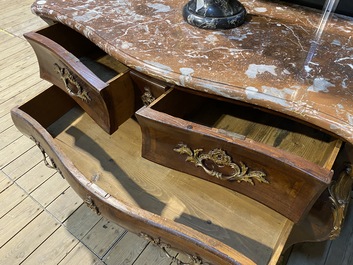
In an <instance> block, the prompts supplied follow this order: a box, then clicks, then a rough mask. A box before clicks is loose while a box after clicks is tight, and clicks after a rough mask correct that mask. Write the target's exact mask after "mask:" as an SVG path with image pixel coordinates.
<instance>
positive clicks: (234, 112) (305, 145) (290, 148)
mask: <svg viewBox="0 0 353 265" xmlns="http://www.w3.org/2000/svg"><path fill="white" fill-rule="evenodd" d="M150 107H151V108H152V109H154V110H156V111H159V112H162V113H165V114H168V115H171V116H173V117H176V118H180V119H183V120H187V121H190V122H193V123H197V124H201V125H204V126H207V127H211V128H217V129H220V130H223V131H226V132H229V134H230V135H234V136H236V137H238V138H248V139H251V140H254V141H256V142H258V143H262V144H266V145H268V146H270V147H273V148H278V149H281V150H284V151H286V152H289V153H291V154H294V155H297V156H300V157H302V158H304V159H306V160H308V161H310V162H312V163H315V164H317V165H319V166H321V167H324V168H327V169H331V167H332V165H333V162H334V160H335V158H336V156H337V154H338V152H339V149H340V147H341V144H342V142H341V141H340V140H338V139H336V138H334V137H332V136H331V135H328V134H326V133H325V132H322V131H320V130H317V129H315V128H313V127H309V126H307V125H305V124H302V123H300V122H297V121H294V120H292V119H288V118H286V117H283V116H277V115H275V114H272V113H269V112H266V111H262V110H260V109H255V108H253V107H250V106H246V105H243V104H242V105H236V104H232V103H230V102H224V101H219V100H216V99H212V98H207V97H202V96H199V95H194V94H190V93H187V92H184V91H180V90H177V89H174V90H172V91H170V92H169V93H167V94H166V95H165V96H164V97H161V98H160V100H158V101H157V102H155V104H153V105H151V106H150Z"/></svg>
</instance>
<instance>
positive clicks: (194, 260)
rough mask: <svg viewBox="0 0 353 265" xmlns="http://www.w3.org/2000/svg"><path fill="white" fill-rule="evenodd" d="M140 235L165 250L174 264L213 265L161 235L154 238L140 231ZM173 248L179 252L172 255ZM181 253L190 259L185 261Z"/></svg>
mask: <svg viewBox="0 0 353 265" xmlns="http://www.w3.org/2000/svg"><path fill="white" fill-rule="evenodd" d="M139 236H140V237H142V238H144V239H146V240H147V241H149V242H151V243H152V244H153V245H155V246H157V247H159V248H160V249H161V250H162V251H163V252H164V254H165V255H166V256H167V257H168V258H170V259H171V261H172V262H173V264H174V263H175V264H177V265H212V264H211V263H208V262H204V261H203V260H202V258H201V257H199V256H196V255H191V254H189V253H186V252H185V251H181V250H179V249H176V248H173V247H172V246H171V245H170V244H168V243H164V242H163V241H162V239H161V238H160V237H158V238H153V237H152V236H150V235H148V234H146V233H143V232H140V233H139ZM171 250H172V251H175V252H177V254H176V255H175V256H174V255H172V254H171V253H170V252H171ZM179 253H182V254H184V255H185V256H186V257H187V258H188V260H189V261H183V260H182V259H180V258H179V256H178V254H179Z"/></svg>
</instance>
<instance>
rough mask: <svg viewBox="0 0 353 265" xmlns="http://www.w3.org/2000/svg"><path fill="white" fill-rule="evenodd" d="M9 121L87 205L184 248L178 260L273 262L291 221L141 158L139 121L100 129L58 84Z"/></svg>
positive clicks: (16, 111)
mask: <svg viewBox="0 0 353 265" xmlns="http://www.w3.org/2000/svg"><path fill="white" fill-rule="evenodd" d="M12 119H13V121H14V123H15V125H16V126H17V128H18V129H19V130H20V131H21V132H22V133H23V134H25V135H27V136H29V137H30V138H32V139H33V140H34V141H35V142H36V143H37V145H38V146H39V147H40V149H41V150H42V152H43V153H46V154H47V155H48V157H47V158H46V160H47V163H49V164H52V166H53V167H55V168H56V169H57V170H58V171H59V172H60V173H61V174H62V175H63V176H64V177H65V179H66V180H67V181H68V182H69V183H70V185H71V186H72V188H73V189H74V190H75V191H76V192H77V193H78V194H79V195H80V196H81V197H82V199H83V200H84V201H85V202H86V204H87V205H88V206H89V207H91V208H92V209H93V210H94V211H95V212H96V213H98V214H101V215H103V216H105V217H107V218H109V219H110V220H112V221H114V222H116V223H118V224H120V225H121V226H123V227H125V228H126V229H128V230H130V231H132V232H135V233H136V234H139V235H140V236H142V237H144V238H146V239H148V240H152V241H153V242H154V243H155V244H156V245H157V246H160V247H164V249H165V251H167V252H169V251H170V248H176V249H177V250H178V252H179V253H180V251H183V252H184V255H181V254H179V255H178V256H177V257H176V260H180V261H183V262H185V263H186V264H188V263H187V262H189V263H190V264H193V263H192V260H193V261H195V264H214V265H222V264H254V263H256V264H268V263H270V264H275V263H276V260H277V259H278V257H279V255H280V253H281V250H282V248H283V245H284V243H285V242H286V240H287V237H288V235H289V233H290V231H291V228H292V226H293V223H292V222H291V221H290V220H288V219H287V218H285V217H283V216H282V215H280V214H278V213H276V212H275V211H273V210H271V209H269V208H268V207H266V206H264V205H262V204H261V203H258V202H256V201H254V200H252V199H250V198H248V197H246V196H243V195H241V194H239V193H237V192H235V191H232V190H230V189H228V188H225V187H222V186H220V185H215V184H213V183H211V182H208V181H204V180H202V179H199V178H195V177H193V176H190V175H187V174H185V173H182V172H179V171H175V170H171V169H169V168H167V167H163V166H160V165H158V164H156V163H153V162H151V161H148V160H146V159H143V158H142V157H141V144H142V135H141V130H140V127H139V124H138V123H137V122H136V121H135V120H133V119H128V120H127V121H126V122H125V123H124V124H122V125H121V126H120V127H119V130H117V131H116V132H115V133H113V134H112V135H108V134H106V133H103V131H102V129H101V128H100V127H99V126H98V125H97V124H96V123H95V122H94V121H93V120H92V119H91V118H90V117H89V116H88V115H87V114H86V113H85V112H84V111H82V110H81V108H79V107H78V106H77V103H75V102H74V101H73V100H72V99H71V98H70V97H69V96H68V95H67V94H65V93H64V92H63V91H62V90H60V89H58V88H57V87H51V88H50V89H48V90H46V91H44V92H43V93H42V94H40V95H38V96H37V97H35V98H34V99H32V100H30V101H29V102H27V103H26V104H24V105H22V106H20V107H18V108H15V109H13V110H12ZM197 262H198V263H197Z"/></svg>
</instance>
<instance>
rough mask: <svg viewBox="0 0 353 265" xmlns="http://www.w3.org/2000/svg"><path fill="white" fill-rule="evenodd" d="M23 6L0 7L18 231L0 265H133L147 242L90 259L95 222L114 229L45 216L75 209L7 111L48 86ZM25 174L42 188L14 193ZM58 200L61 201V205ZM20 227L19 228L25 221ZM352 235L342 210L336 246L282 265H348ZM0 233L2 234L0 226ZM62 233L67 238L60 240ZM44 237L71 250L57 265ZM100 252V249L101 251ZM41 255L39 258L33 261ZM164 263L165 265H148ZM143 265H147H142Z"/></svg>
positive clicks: (8, 153) (88, 220)
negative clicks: (65, 204)
mask: <svg viewBox="0 0 353 265" xmlns="http://www.w3.org/2000/svg"><path fill="white" fill-rule="evenodd" d="M31 3H32V0H14V1H7V0H0V5H1V9H0V53H1V56H0V68H1V70H0V74H1V78H0V142H1V146H0V196H1V199H0V205H1V207H0V209H1V211H2V212H1V215H0V221H1V220H2V219H3V218H5V219H9V218H11V215H15V216H16V217H18V218H16V219H15V222H13V223H12V224H13V225H14V226H16V223H17V222H20V223H21V225H20V227H18V226H17V229H15V227H13V228H11V229H12V231H14V232H13V233H12V234H11V235H9V234H8V233H6V234H7V236H6V237H4V238H3V237H2V235H3V234H2V233H0V264H20V263H21V262H22V261H25V260H28V261H27V262H28V263H29V262H30V261H31V262H33V263H34V264H57V263H59V264H65V265H66V264H72V265H77V264H85V265H86V264H87V265H88V264H99V265H101V264H102V265H103V264H112V265H113V264H114V265H115V264H125V265H127V264H134V262H135V260H138V257H139V256H140V253H141V251H143V250H145V249H146V246H147V242H146V241H144V240H143V239H141V238H139V237H136V236H134V235H133V234H130V233H125V234H123V235H122V236H121V237H118V238H115V240H114V242H112V243H111V247H110V248H109V249H108V251H107V252H106V253H104V254H103V258H102V259H100V258H99V256H98V255H102V254H96V252H97V251H94V250H93V248H94V247H92V245H94V243H93V244H92V243H90V245H87V244H86V243H85V242H87V240H86V241H85V242H84V241H83V240H82V239H83V238H84V237H85V238H89V237H90V234H91V233H90V231H91V230H92V229H93V228H94V227H96V229H97V228H98V227H97V226H98V223H99V222H101V223H100V224H101V225H103V226H101V227H99V228H100V229H101V230H103V231H104V232H103V233H101V234H100V238H101V239H102V240H103V239H104V237H106V236H107V237H109V235H110V234H111V233H112V231H113V233H115V231H119V230H120V228H119V227H114V229H113V228H111V230H109V229H106V228H105V227H108V226H106V225H104V224H106V223H104V221H103V220H101V219H100V217H97V216H96V215H95V214H93V213H92V212H91V211H90V210H89V209H87V207H86V206H85V205H78V204H76V205H71V206H69V207H70V209H71V213H69V216H68V217H67V218H66V219H65V220H64V222H59V221H58V219H57V218H58V217H57V216H56V214H54V212H51V211H49V210H48V209H47V208H48V206H49V205H52V206H51V209H54V208H55V207H58V206H55V204H56V203H55V201H56V200H59V199H60V200H59V201H65V200H66V201H70V200H73V201H76V199H77V197H76V196H75V195H73V196H74V197H73V198H72V197H70V196H72V193H70V192H69V190H70V188H69V187H68V185H67V183H66V181H64V180H63V179H62V178H61V177H60V175H58V174H55V171H47V169H44V168H43V172H42V173H41V170H40V169H39V168H42V166H41V165H40V164H41V159H42V157H41V153H40V152H39V150H38V149H37V148H36V147H34V145H33V143H32V142H31V141H30V140H28V139H27V138H26V137H23V136H22V135H21V134H19V133H16V129H15V128H14V125H13V123H12V121H11V117H10V115H9V111H10V109H11V108H12V107H14V106H15V105H18V104H20V103H23V102H24V101H26V100H28V99H29V98H31V97H33V96H34V95H36V94H37V93H38V92H39V91H42V90H43V89H45V88H47V87H48V86H49V84H48V83H46V82H44V81H41V80H40V78H39V76H38V66H37V63H36V60H35V56H34V53H33V52H32V50H31V49H30V47H29V45H28V44H27V43H26V42H25V41H24V39H23V38H22V37H21V36H22V34H23V33H24V32H28V31H30V30H35V29H37V28H39V27H41V26H43V25H44V23H43V22H42V21H40V20H39V19H38V18H36V17H34V16H33V15H32V14H31V12H30V11H29V6H30V4H31ZM33 173H34V174H36V175H37V174H39V175H40V176H42V177H41V178H42V179H43V178H44V179H43V182H41V181H40V182H39V183H37V184H35V185H34V186H35V187H30V186H31V184H30V185H28V184H26V185H25V186H24V187H22V186H21V185H20V184H19V183H18V182H17V180H18V181H19V180H20V179H22V180H21V182H20V183H28V181H27V180H26V179H27V177H28V178H32V177H31V174H33ZM10 191H11V192H10ZM6 193H11V194H12V197H11V199H5V200H3V198H4V197H7V196H6ZM70 194H71V195H70ZM3 196H4V197H3ZM66 196H67V199H65V197H66ZM30 201H31V202H30ZM28 205H32V206H33V208H34V210H35V213H34V217H33V218H32V219H31V218H29V217H28V212H25V213H21V209H28ZM16 208H18V209H16ZM4 209H6V210H4ZM37 209H39V210H37ZM351 209H352V207H351ZM37 213H38V214H37ZM6 216H8V217H6ZM26 216H27V217H26ZM32 216H33V215H32ZM28 218H29V219H30V220H29V219H28ZM61 218H65V217H61ZM26 219H27V221H25V220H26ZM83 220H84V221H83ZM80 221H81V222H80ZM105 222H106V221H105ZM352 227H353V218H352V210H350V211H349V213H348V217H347V222H346V225H345V227H344V231H343V233H342V235H341V236H340V237H339V238H338V239H337V240H335V241H333V242H326V243H325V242H324V243H307V244H301V245H298V246H296V247H294V248H293V249H291V250H290V251H289V253H288V254H290V255H289V260H288V264H290V265H312V264H316V265H336V264H342V265H350V264H352V260H353V250H352V247H351V246H352V240H353V231H352ZM0 229H1V230H2V231H3V227H2V226H0ZM59 229H60V230H59ZM63 229H65V230H66V231H67V233H64V232H63ZM51 236H55V237H56V238H60V239H61V240H62V239H64V240H65V242H68V241H67V240H69V241H70V240H73V241H74V245H70V244H69V245H68V244H65V247H64V250H62V253H65V257H63V256H61V257H60V261H59V262H57V261H58V257H57V256H58V255H60V254H62V253H57V252H56V253H55V248H54V245H53V241H51V240H50V241H48V242H47V240H49V239H50V237H51ZM65 237H66V239H65ZM88 240H89V239H88ZM97 241H99V238H97ZM46 242H47V243H46ZM41 245H43V246H46V247H48V249H47V251H49V250H51V251H52V252H54V253H55V254H51V256H50V257H49V256H48V259H46V254H45V252H43V248H40V246H41ZM105 245H107V244H106V243H105ZM101 248H102V249H103V248H104V247H103V246H102V247H101ZM96 249H99V247H96ZM106 249H107V248H106V247H105V250H106ZM148 251H149V250H148ZM98 252H99V250H98ZM41 253H42V254H43V255H42V256H41V255H38V254H41ZM146 253H147V252H146ZM32 255H33V256H36V257H37V258H38V259H37V260H36V261H34V260H33V258H30V257H31V256H32ZM150 255H151V257H150V258H148V259H146V260H150V259H153V258H155V256H159V255H160V252H159V249H157V250H156V253H150ZM55 256H56V257H55ZM163 259H164V257H163ZM141 261H142V263H143V260H141V259H140V262H141ZM137 263H138V262H137V261H136V264H137ZM170 263H171V262H168V261H167V262H166V263H162V262H160V263H155V264H170ZM138 264H141V263H138ZM144 264H147V265H148V263H144Z"/></svg>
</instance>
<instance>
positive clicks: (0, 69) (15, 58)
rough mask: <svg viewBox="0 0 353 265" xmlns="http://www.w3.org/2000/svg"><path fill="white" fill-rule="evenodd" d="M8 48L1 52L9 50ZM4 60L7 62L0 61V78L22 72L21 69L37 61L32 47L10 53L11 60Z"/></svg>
mask: <svg viewBox="0 0 353 265" xmlns="http://www.w3.org/2000/svg"><path fill="white" fill-rule="evenodd" d="M9 50H11V49H7V50H4V51H3V52H2V53H5V52H9ZM0 56H1V55H0ZM4 61H7V63H6V64H4V63H2V62H1V61H0V80H2V79H4V78H6V77H8V76H11V75H13V74H16V73H17V74H18V73H22V71H23V69H25V68H26V67H28V66H29V65H32V64H34V63H37V58H36V57H35V56H34V54H33V49H32V48H31V47H27V48H25V49H23V50H21V52H19V53H16V54H14V55H12V56H11V61H9V60H4Z"/></svg>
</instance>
